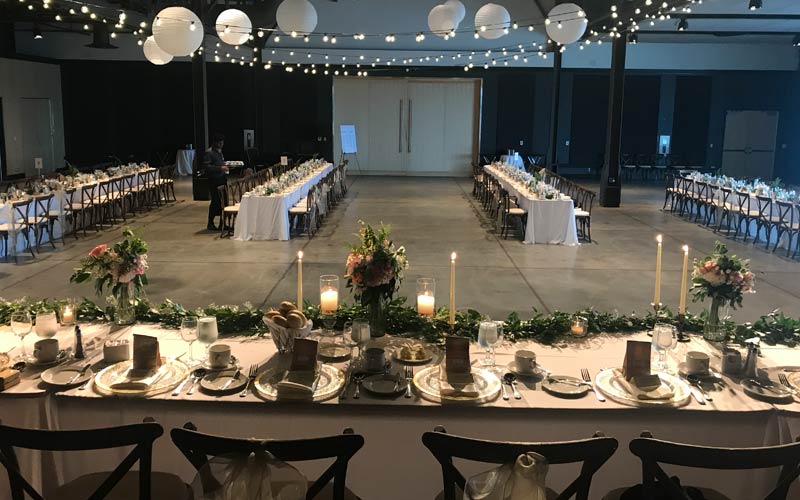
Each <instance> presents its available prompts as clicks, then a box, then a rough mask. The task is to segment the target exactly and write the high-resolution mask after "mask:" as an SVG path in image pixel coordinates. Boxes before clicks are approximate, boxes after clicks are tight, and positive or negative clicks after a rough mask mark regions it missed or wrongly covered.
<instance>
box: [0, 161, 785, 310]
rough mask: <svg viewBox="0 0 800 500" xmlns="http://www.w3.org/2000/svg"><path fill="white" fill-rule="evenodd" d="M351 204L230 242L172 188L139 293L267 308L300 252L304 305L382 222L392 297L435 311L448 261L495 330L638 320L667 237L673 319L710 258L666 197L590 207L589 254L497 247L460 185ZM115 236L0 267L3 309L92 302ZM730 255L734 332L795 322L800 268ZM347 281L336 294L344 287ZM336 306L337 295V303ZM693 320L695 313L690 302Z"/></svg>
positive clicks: (284, 293) (745, 247)
mask: <svg viewBox="0 0 800 500" xmlns="http://www.w3.org/2000/svg"><path fill="white" fill-rule="evenodd" d="M351 181H352V187H351V189H350V191H349V193H348V196H347V198H346V199H345V200H343V202H342V203H341V204H340V205H339V206H338V207H336V208H335V209H334V211H333V212H332V214H331V215H330V216H329V218H328V220H326V222H325V223H324V225H323V227H322V229H321V230H320V232H319V233H317V235H316V236H315V237H314V238H312V239H311V240H309V239H307V238H306V237H299V238H296V239H293V240H292V241H289V242H279V241H269V242H246V243H243V242H237V241H231V240H228V239H220V238H219V237H218V235H217V234H216V233H211V232H207V231H205V229H204V228H205V223H206V213H207V206H208V203H207V202H194V201H191V186H190V185H189V184H188V182H187V181H185V180H183V181H180V182H179V183H178V198H179V200H180V201H179V202H178V203H177V204H172V205H170V206H167V207H164V208H161V209H157V210H154V211H152V212H150V213H148V214H146V215H142V216H138V217H136V218H135V219H134V220H132V221H131V224H130V225H131V226H132V227H134V228H136V229H138V230H139V231H141V232H142V234H143V236H144V238H145V239H146V240H147V241H148V243H149V244H150V252H149V262H150V271H149V272H148V279H149V280H150V285H149V286H148V287H147V293H148V296H149V297H150V299H151V300H152V301H154V302H156V301H160V300H162V299H164V298H167V297H169V298H171V299H173V300H175V301H178V302H180V303H183V304H184V305H186V306H190V307H196V306H200V305H206V304H209V303H212V302H213V303H217V304H241V303H244V302H245V301H249V302H251V303H253V304H254V305H256V306H263V305H274V304H277V303H279V302H280V301H281V300H284V299H287V298H288V299H293V298H294V297H295V285H296V281H295V279H296V266H295V263H294V261H295V256H296V253H297V251H298V250H300V249H302V250H303V251H304V252H305V259H304V273H303V275H304V278H305V279H304V286H305V291H306V292H305V294H306V298H309V299H313V298H314V297H315V295H316V290H318V281H317V280H318V277H319V275H320V274H339V275H340V276H341V275H342V274H343V270H344V261H345V257H346V255H347V244H348V243H351V242H354V241H355V240H356V237H355V236H354V235H353V233H355V232H356V231H357V227H358V226H357V221H358V220H359V219H363V220H365V221H368V222H371V223H373V224H378V223H380V222H381V221H382V222H384V223H387V224H391V225H392V228H393V233H392V234H393V237H394V240H395V242H396V244H398V245H405V246H406V249H407V252H408V256H409V259H410V262H411V267H410V268H409V270H408V273H407V276H406V280H405V283H404V284H403V287H402V290H401V294H403V295H406V296H413V295H414V288H415V281H416V279H417V278H419V277H423V276H424V277H434V278H436V280H437V284H438V290H437V300H438V302H437V304H438V305H441V304H445V303H446V301H447V297H448V292H447V286H448V276H449V255H450V252H451V251H456V252H458V272H457V305H458V307H460V308H465V307H473V308H476V309H478V310H480V311H482V312H484V313H485V314H489V315H491V316H492V317H493V318H495V319H500V318H504V317H505V316H506V315H507V314H508V313H509V312H511V311H518V312H520V313H522V314H526V313H528V312H532V309H533V308H536V309H538V310H540V311H548V312H549V311H555V310H566V311H573V310H576V309H578V308H582V307H587V306H593V307H595V308H596V309H600V310H618V311H620V312H626V313H627V312H631V311H638V312H644V311H645V310H646V309H647V308H648V307H649V304H650V302H651V300H652V295H653V279H654V274H655V273H654V266H655V253H656V244H655V235H656V234H657V233H663V234H664V242H665V243H664V275H663V283H664V285H663V292H662V293H663V295H662V297H663V298H662V300H663V301H664V302H665V303H666V304H667V305H669V306H670V307H672V308H673V309H677V303H678V289H679V286H680V266H681V259H682V255H681V250H680V248H681V246H682V245H683V244H688V245H690V247H691V249H692V250H691V257H692V258H694V257H700V256H702V255H704V254H706V253H708V252H710V251H711V250H712V249H713V247H714V242H715V240H716V239H723V238H722V237H721V236H718V235H715V234H714V233H713V232H711V231H709V230H707V229H705V228H701V227H698V226H697V225H695V224H693V223H691V222H687V221H685V220H681V219H679V218H677V217H675V216H673V215H670V214H668V213H663V212H661V211H660V208H661V204H662V202H663V194H662V193H663V188H661V187H656V186H632V187H626V188H625V189H624V190H623V207H622V208H619V209H603V208H597V207H596V208H595V211H594V214H593V236H594V239H595V240H594V242H593V243H585V244H583V245H581V246H580V247H575V248H570V247H562V246H547V245H535V246H531V245H523V244H521V243H520V242H519V241H513V240H508V241H503V240H500V239H499V238H498V235H497V233H496V231H494V230H493V229H492V227H491V225H490V223H488V221H487V220H486V218H485V217H484V215H483V213H482V211H481V210H480V208H479V206H478V205H477V204H476V203H475V202H474V200H473V198H472V196H471V190H472V182H471V180H470V179H440V178H387V177H360V178H359V177H351ZM118 237H119V228H115V229H113V230H105V231H102V232H100V233H96V234H95V233H91V234H89V236H88V237H85V238H84V237H82V236H81V237H80V239H79V240H78V241H77V242H76V241H74V240H72V241H70V240H68V242H67V245H66V246H65V247H62V246H61V245H60V244H59V245H58V246H57V249H56V250H55V251H54V250H52V249H51V248H50V247H47V248H43V251H42V253H41V254H40V255H39V256H37V258H36V259H35V260H33V259H31V258H30V257H29V256H28V257H19V259H18V261H17V262H16V263H14V262H13V260H12V262H8V263H2V262H0V295H2V296H3V297H5V298H7V299H13V298H19V297H22V296H25V295H28V296H35V297H44V296H48V297H66V296H72V297H80V296H88V297H91V296H92V295H93V290H92V288H91V286H90V285H74V284H70V283H69V275H70V274H71V272H72V268H73V266H74V265H75V263H76V262H77V260H78V259H79V258H80V257H81V256H83V255H85V253H86V252H88V251H89V250H90V249H91V248H92V247H94V246H95V245H97V244H100V243H110V242H113V241H115V240H116V239H118ZM726 241H727V243H728V246H729V248H731V250H732V251H733V252H735V253H737V254H739V255H742V256H746V257H748V258H751V259H752V267H753V269H754V271H755V272H756V274H757V277H758V281H757V289H758V292H757V293H756V294H755V295H748V296H746V297H745V306H744V308H743V309H741V310H739V311H735V312H733V314H734V316H735V317H736V318H737V319H739V320H743V321H747V320H753V319H755V318H757V317H758V316H759V315H761V314H765V313H768V312H770V311H771V310H773V309H775V308H781V309H783V310H784V311H786V312H787V314H790V315H792V316H794V317H798V316H800V263H798V262H793V261H791V260H788V259H785V258H784V257H783V254H782V253H781V252H779V253H778V254H772V253H770V252H765V251H763V250H762V248H763V247H754V246H753V245H751V244H741V243H737V242H733V241H730V240H726ZM343 285H344V282H342V286H343ZM343 296H347V293H346V292H344V293H343ZM689 309H690V310H692V311H696V312H699V311H700V310H701V309H702V305H700V304H690V307H689Z"/></svg>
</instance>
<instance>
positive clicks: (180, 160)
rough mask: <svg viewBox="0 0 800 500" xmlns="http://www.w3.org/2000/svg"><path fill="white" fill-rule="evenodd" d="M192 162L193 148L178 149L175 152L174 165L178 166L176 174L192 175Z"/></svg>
mask: <svg viewBox="0 0 800 500" xmlns="http://www.w3.org/2000/svg"><path fill="white" fill-rule="evenodd" d="M193 164H194V149H179V150H178V152H177V153H176V154H175V165H176V166H177V167H178V175H181V176H185V175H192V165H193Z"/></svg>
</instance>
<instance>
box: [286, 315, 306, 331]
mask: <svg viewBox="0 0 800 500" xmlns="http://www.w3.org/2000/svg"><path fill="white" fill-rule="evenodd" d="M286 322H287V323H289V328H303V327H304V326H306V318H305V317H303V315H301V314H297V313H294V312H290V313H289V315H288V316H286Z"/></svg>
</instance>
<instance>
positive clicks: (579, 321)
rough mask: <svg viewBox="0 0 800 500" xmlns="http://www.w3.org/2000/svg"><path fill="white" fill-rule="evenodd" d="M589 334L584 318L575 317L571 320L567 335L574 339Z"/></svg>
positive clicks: (587, 324) (587, 323)
mask: <svg viewBox="0 0 800 500" xmlns="http://www.w3.org/2000/svg"><path fill="white" fill-rule="evenodd" d="M588 332H589V322H588V321H586V318H582V317H581V316H575V317H574V318H572V324H571V325H570V327H569V333H570V334H572V335H573V336H575V337H585V336H586V334H587V333H588Z"/></svg>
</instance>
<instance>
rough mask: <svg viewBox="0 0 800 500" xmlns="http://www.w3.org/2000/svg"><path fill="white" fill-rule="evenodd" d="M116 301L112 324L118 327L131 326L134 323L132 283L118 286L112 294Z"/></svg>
mask: <svg viewBox="0 0 800 500" xmlns="http://www.w3.org/2000/svg"><path fill="white" fill-rule="evenodd" d="M114 299H115V300H116V301H117V308H116V314H115V316H114V322H115V323H116V324H118V325H132V324H133V323H135V322H136V292H135V290H134V285H133V283H132V282H130V283H126V284H124V285H120V286H119V287H117V289H116V291H115V293H114Z"/></svg>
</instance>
